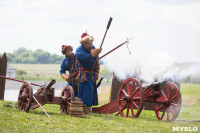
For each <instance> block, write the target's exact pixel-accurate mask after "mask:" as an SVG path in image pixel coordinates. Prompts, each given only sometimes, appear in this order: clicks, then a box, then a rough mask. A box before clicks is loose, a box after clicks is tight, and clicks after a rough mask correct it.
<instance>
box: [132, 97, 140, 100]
mask: <svg viewBox="0 0 200 133" xmlns="http://www.w3.org/2000/svg"><path fill="white" fill-rule="evenodd" d="M140 99H141V97H133V98H132V100H133V101H134V100H135V101H140Z"/></svg>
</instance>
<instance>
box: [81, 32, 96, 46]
mask: <svg viewBox="0 0 200 133" xmlns="http://www.w3.org/2000/svg"><path fill="white" fill-rule="evenodd" d="M89 41H94V37H92V36H89V35H88V34H87V33H83V34H82V35H81V40H80V43H81V44H82V45H83V44H84V43H87V42H89Z"/></svg>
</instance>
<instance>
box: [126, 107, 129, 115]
mask: <svg viewBox="0 0 200 133" xmlns="http://www.w3.org/2000/svg"><path fill="white" fill-rule="evenodd" d="M128 114H129V104H127V112H126V117H128Z"/></svg>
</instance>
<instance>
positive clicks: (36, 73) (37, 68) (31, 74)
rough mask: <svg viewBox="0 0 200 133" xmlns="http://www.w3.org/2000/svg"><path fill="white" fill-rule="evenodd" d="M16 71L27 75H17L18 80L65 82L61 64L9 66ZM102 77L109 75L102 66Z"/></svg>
mask: <svg viewBox="0 0 200 133" xmlns="http://www.w3.org/2000/svg"><path fill="white" fill-rule="evenodd" d="M9 65H11V66H12V67H14V68H16V70H23V71H25V72H26V73H27V74H26V75H16V79H20V80H21V79H22V78H23V80H27V81H41V80H43V81H49V80H50V79H56V80H57V81H63V79H62V78H61V77H60V64H9ZM100 74H101V75H106V74H109V72H108V70H107V68H106V67H105V66H101V70H100Z"/></svg>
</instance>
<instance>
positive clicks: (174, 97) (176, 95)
mask: <svg viewBox="0 0 200 133" xmlns="http://www.w3.org/2000/svg"><path fill="white" fill-rule="evenodd" d="M176 97H177V94H176V95H174V97H173V98H171V99H170V101H171V102H172V101H173V100H174V99H175V98H176Z"/></svg>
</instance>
